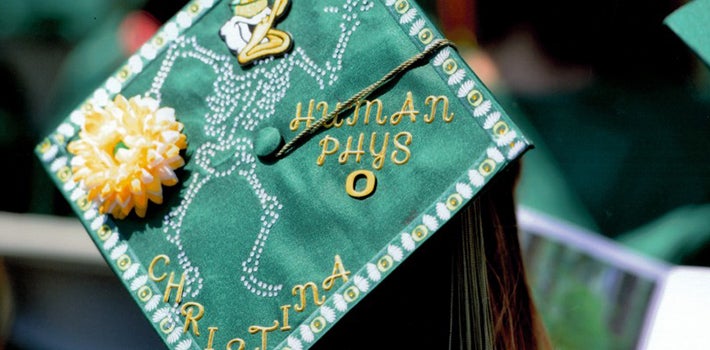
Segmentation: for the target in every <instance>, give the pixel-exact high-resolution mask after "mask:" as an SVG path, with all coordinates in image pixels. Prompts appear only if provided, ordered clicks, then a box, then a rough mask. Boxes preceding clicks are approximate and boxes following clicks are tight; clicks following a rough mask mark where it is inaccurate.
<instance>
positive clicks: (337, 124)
mask: <svg viewBox="0 0 710 350" xmlns="http://www.w3.org/2000/svg"><path fill="white" fill-rule="evenodd" d="M340 105H341V104H340V102H338V104H337V105H335V109H336V110H337V109H338V108H340ZM321 109H322V110H323V115H322V116H323V119H325V118H327V117H328V102H319V103H318V106H317V107H316V110H321ZM344 122H345V121H344V120H342V119H341V118H340V115H338V114H336V115H335V116H333V119H331V120H329V121H327V122H325V123H323V126H324V127H325V128H326V129H330V128H332V127H333V126H335V127H336V128H339V127H341V126H343V123H344Z"/></svg>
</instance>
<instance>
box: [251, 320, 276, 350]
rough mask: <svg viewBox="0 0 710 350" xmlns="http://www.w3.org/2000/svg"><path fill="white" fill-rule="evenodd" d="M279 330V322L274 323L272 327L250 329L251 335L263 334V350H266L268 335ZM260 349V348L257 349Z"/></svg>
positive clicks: (252, 327)
mask: <svg viewBox="0 0 710 350" xmlns="http://www.w3.org/2000/svg"><path fill="white" fill-rule="evenodd" d="M277 328H279V321H274V325H273V326H271V327H262V326H250V327H249V333H250V334H256V333H259V332H261V348H262V349H263V350H266V344H267V342H266V334H268V333H269V332H273V331H275V330H276V329H277ZM257 349H259V348H257Z"/></svg>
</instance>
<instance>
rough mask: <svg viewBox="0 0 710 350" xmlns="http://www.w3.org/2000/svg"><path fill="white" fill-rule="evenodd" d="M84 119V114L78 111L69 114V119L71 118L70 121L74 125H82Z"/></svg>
mask: <svg viewBox="0 0 710 350" xmlns="http://www.w3.org/2000/svg"><path fill="white" fill-rule="evenodd" d="M85 119H86V115H84V113H82V112H79V111H74V112H72V113H71V114H70V115H69V120H71V122H72V123H74V124H75V125H78V126H81V125H84V120H85Z"/></svg>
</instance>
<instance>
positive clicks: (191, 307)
mask: <svg viewBox="0 0 710 350" xmlns="http://www.w3.org/2000/svg"><path fill="white" fill-rule="evenodd" d="M195 309H197V315H195V314H194V311H195ZM180 314H181V315H183V316H185V327H184V328H183V329H182V332H183V333H187V330H188V329H190V325H191V324H192V325H193V326H194V327H193V332H194V333H195V335H196V336H198V337H199V336H200V330H199V328H198V327H197V321H199V320H200V319H201V318H202V316H204V314H205V308H204V306H202V305H201V304H199V303H196V302H194V301H191V302H187V303H185V305H183V306H182V308H181V309H180Z"/></svg>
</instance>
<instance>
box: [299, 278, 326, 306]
mask: <svg viewBox="0 0 710 350" xmlns="http://www.w3.org/2000/svg"><path fill="white" fill-rule="evenodd" d="M306 288H311V291H313V303H314V304H316V305H317V306H320V305H323V303H325V297H321V298H320V299H319V298H318V286H316V284H315V283H313V282H308V283H306V284H299V285H297V286H295V287H293V289H292V290H291V294H292V295H297V294H300V297H301V303H300V304H295V305H294V306H293V309H294V310H296V311H298V312H302V311H303V310H305V309H306Z"/></svg>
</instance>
